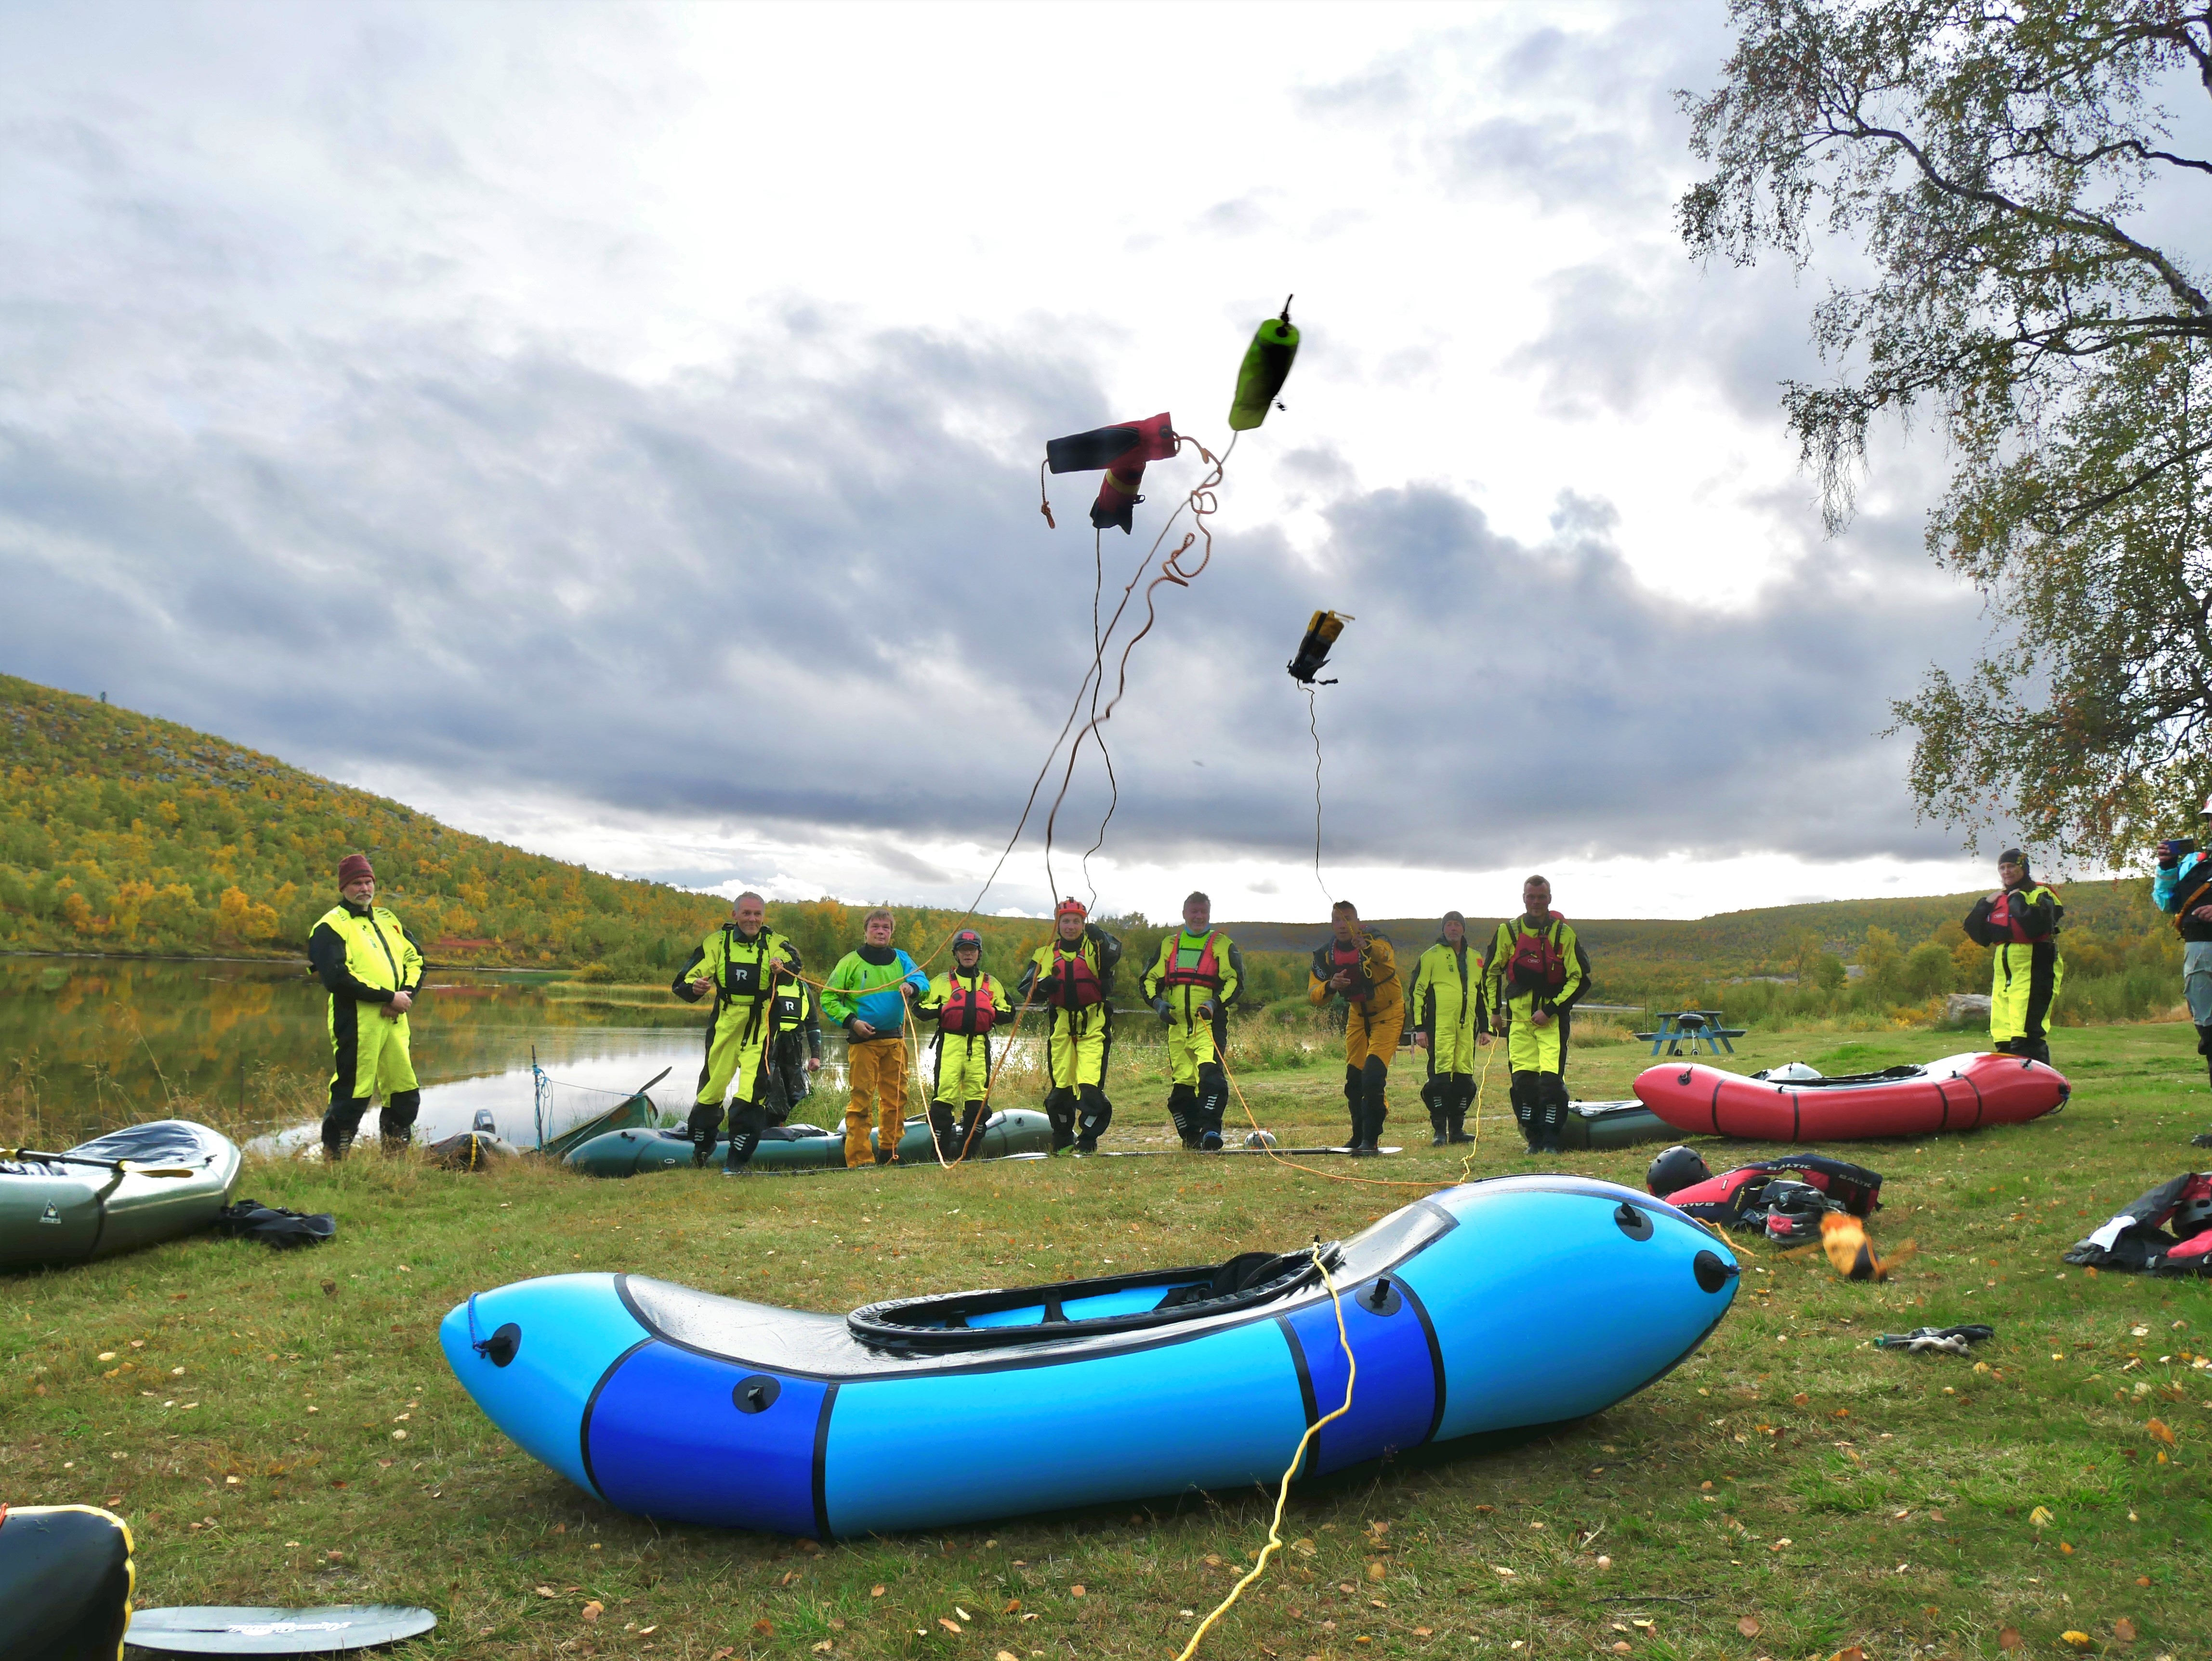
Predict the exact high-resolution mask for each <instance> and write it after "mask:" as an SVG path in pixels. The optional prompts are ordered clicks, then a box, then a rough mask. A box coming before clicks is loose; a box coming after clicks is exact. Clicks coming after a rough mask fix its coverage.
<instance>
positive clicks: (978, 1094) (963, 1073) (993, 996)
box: [919, 928, 1014, 1159]
mask: <svg viewBox="0 0 2212 1661" xmlns="http://www.w3.org/2000/svg"><path fill="white" fill-rule="evenodd" d="M919 1009H920V1013H922V1014H923V1015H926V1016H928V1017H930V1018H931V1019H934V1020H935V1021H936V1023H937V1039H936V1042H935V1043H933V1045H932V1046H931V1048H932V1049H933V1050H934V1051H935V1052H936V1065H935V1067H934V1068H933V1070H932V1073H931V1080H930V1091H929V1124H930V1129H932V1130H933V1131H934V1132H935V1133H936V1135H937V1143H938V1146H939V1147H940V1148H942V1149H943V1150H944V1152H945V1158H946V1159H960V1158H961V1157H963V1155H964V1154H965V1153H967V1152H968V1150H969V1147H971V1146H972V1145H973V1143H974V1141H975V1122H976V1121H977V1120H978V1119H980V1118H981V1117H982V1116H983V1104H984V1103H985V1101H986V1100H987V1097H988V1093H989V1091H990V1087H991V1034H992V1031H994V1029H995V1028H997V1027H1000V1026H1001V1025H1008V1024H1011V1022H1012V1019H1013V1013H1014V1012H1013V1007H1012V1005H1011V1004H1010V1003H1008V1002H1007V1001H1006V988H1005V987H1003V986H1001V985H1000V983H999V977H997V976H996V975H993V974H990V973H987V971H986V970H984V968H983V937H982V936H981V934H977V933H976V932H975V930H974V929H972V928H963V929H962V930H961V931H960V932H959V933H958V934H955V935H954V936H953V937H952V967H951V968H950V969H948V970H945V973H943V974H942V975H939V977H937V978H936V979H935V980H933V981H932V982H930V983H929V990H928V991H927V993H925V994H924V995H923V996H922V1000H921V1005H920V1006H919ZM956 1109H957V1110H958V1111H959V1113H960V1129H959V1132H958V1134H957V1135H956V1134H955V1133H954V1131H953V1129H952V1115H953V1112H954V1110H956Z"/></svg>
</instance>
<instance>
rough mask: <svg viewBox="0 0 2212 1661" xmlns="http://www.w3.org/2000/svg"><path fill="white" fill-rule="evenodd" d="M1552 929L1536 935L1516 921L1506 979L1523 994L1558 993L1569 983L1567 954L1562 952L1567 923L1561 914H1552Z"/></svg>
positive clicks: (1513, 928) (1506, 962)
mask: <svg viewBox="0 0 2212 1661" xmlns="http://www.w3.org/2000/svg"><path fill="white" fill-rule="evenodd" d="M1551 918H1552V922H1551V926H1550V927H1549V928H1545V929H1543V930H1541V932H1539V933H1536V934H1530V933H1528V931H1527V930H1526V929H1525V928H1522V920H1520V919H1517V918H1516V920H1515V921H1514V922H1513V923H1512V924H1511V925H1510V927H1511V928H1512V930H1513V951H1512V954H1511V955H1510V956H1509V957H1508V958H1506V960H1505V978H1506V981H1507V982H1508V983H1509V985H1510V987H1511V988H1512V989H1514V990H1516V991H1519V992H1557V991H1558V990H1559V989H1560V988H1561V987H1563V986H1565V984H1566V983H1567V959H1566V954H1565V952H1561V951H1560V950H1559V925H1560V924H1561V923H1563V922H1565V921H1566V919H1565V917H1562V916H1560V915H1559V913H1558V912H1556V911H1554V912H1553V913H1552V914H1551Z"/></svg>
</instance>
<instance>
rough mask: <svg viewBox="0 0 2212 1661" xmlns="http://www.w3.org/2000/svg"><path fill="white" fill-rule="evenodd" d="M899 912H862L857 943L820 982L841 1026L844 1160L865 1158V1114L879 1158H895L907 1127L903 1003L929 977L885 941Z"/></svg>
mask: <svg viewBox="0 0 2212 1661" xmlns="http://www.w3.org/2000/svg"><path fill="white" fill-rule="evenodd" d="M897 927H898V919H897V918H896V917H895V916H892V915H891V914H890V912H889V911H887V910H884V908H883V907H881V906H878V907H877V908H876V909H875V910H873V911H871V912H869V913H868V916H867V920H866V922H865V923H864V924H863V925H862V927H861V931H860V932H861V934H862V936H863V940H862V943H861V944H860V945H859V946H855V947H854V948H853V950H851V951H850V952H847V953H846V954H845V955H844V956H843V957H842V958H839V959H838V960H837V966H836V968H835V969H833V970H830V971H829V979H828V980H826V981H824V982H823V983H822V1013H823V1014H825V1015H827V1016H828V1017H829V1019H831V1020H833V1021H835V1022H836V1023H837V1025H840V1026H842V1027H843V1028H844V1029H845V1037H846V1044H845V1060H846V1077H847V1080H848V1084H849V1086H850V1088H851V1091H852V1094H851V1095H850V1096H848V1098H846V1105H845V1168H846V1169H847V1170H848V1171H850V1170H851V1169H852V1168H853V1167H854V1165H866V1164H867V1163H868V1161H869V1159H870V1157H871V1155H870V1153H869V1149H868V1120H869V1119H870V1117H873V1118H874V1120H875V1122H876V1147H875V1151H874V1154H873V1156H872V1157H873V1158H874V1160H875V1162H876V1163H877V1164H878V1165H896V1164H897V1163H898V1162H899V1153H898V1147H899V1139H900V1138H901V1137H902V1135H905V1134H906V1016H907V1005H908V1003H909V1002H911V1001H914V1000H915V999H917V998H920V997H921V996H922V995H924V994H926V993H927V991H928V990H929V977H928V976H927V975H925V974H923V973H922V972H921V965H920V964H917V963H915V960H914V959H913V958H909V957H908V956H907V954H906V953H905V952H902V951H901V950H900V949H899V948H898V947H896V946H893V945H892V944H891V935H892V934H893V933H894V932H896V929H897Z"/></svg>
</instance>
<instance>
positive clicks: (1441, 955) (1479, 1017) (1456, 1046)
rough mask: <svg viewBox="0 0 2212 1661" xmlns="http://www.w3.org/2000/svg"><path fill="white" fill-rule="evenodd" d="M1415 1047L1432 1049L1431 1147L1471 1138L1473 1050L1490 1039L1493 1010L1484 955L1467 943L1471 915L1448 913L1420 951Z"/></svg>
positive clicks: (1411, 1002) (1426, 1088) (1413, 1006)
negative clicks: (1485, 986)
mask: <svg viewBox="0 0 2212 1661" xmlns="http://www.w3.org/2000/svg"><path fill="white" fill-rule="evenodd" d="M1407 1008H1408V1009H1409V1010H1410V1011H1411V1019H1412V1020H1413V1048H1414V1049H1416V1050H1425V1051H1427V1052H1428V1058H1429V1077H1428V1082H1427V1083H1425V1084H1424V1085H1423V1086H1421V1099H1422V1100H1423V1101H1425V1102H1426V1103H1427V1104H1429V1128H1430V1129H1431V1131H1433V1132H1434V1133H1435V1134H1434V1135H1432V1136H1431V1138H1430V1146H1431V1147H1443V1145H1444V1144H1445V1143H1446V1142H1471V1141H1474V1137H1472V1136H1470V1135H1468V1134H1467V1110H1468V1107H1469V1106H1471V1105H1472V1104H1474V1086H1475V1080H1474V1052H1475V1050H1476V1049H1477V1048H1478V1047H1479V1046H1480V1045H1483V1044H1486V1043H1489V1042H1490V1014H1489V1011H1488V1010H1487V1009H1486V1007H1485V1006H1484V1004H1483V999H1482V958H1481V955H1480V953H1479V952H1476V951H1475V950H1474V948H1473V947H1472V946H1468V943H1467V919H1466V918H1465V917H1464V916H1461V915H1460V914H1459V913H1458V912H1456V911H1447V912H1445V913H1444V920H1443V927H1442V928H1441V929H1440V930H1439V931H1438V934H1437V943H1436V944H1435V945H1434V946H1431V947H1430V948H1429V949H1428V950H1427V951H1425V952H1422V953H1421V958H1420V961H1419V963H1418V964H1415V965H1414V969H1413V990H1412V992H1410V993H1409V994H1408V995H1407Z"/></svg>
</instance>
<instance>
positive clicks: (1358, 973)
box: [1328, 939, 1375, 1003]
mask: <svg viewBox="0 0 2212 1661" xmlns="http://www.w3.org/2000/svg"><path fill="white" fill-rule="evenodd" d="M1366 957H1367V942H1366V941H1365V940H1364V939H1358V940H1353V941H1352V944H1351V945H1349V946H1344V945H1340V943H1338V942H1337V941H1336V940H1330V941H1329V943H1328V964H1329V967H1330V968H1331V969H1332V970H1334V971H1335V972H1336V973H1337V974H1342V973H1343V972H1344V971H1345V970H1351V971H1352V985H1351V988H1350V989H1348V990H1347V991H1346V993H1345V996H1346V997H1347V998H1349V999H1351V1000H1352V1002H1354V1003H1364V1002H1366V1001H1367V1000H1368V999H1370V998H1371V997H1373V996H1374V995H1375V983H1374V982H1372V981H1370V980H1369V979H1368V978H1367V969H1366Z"/></svg>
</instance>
